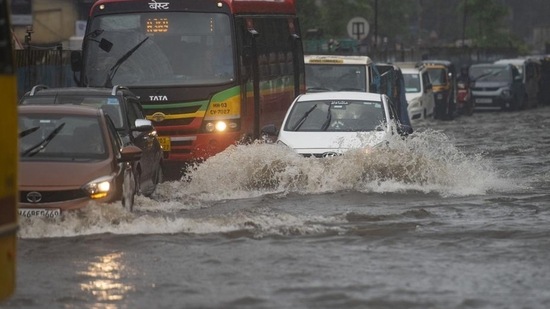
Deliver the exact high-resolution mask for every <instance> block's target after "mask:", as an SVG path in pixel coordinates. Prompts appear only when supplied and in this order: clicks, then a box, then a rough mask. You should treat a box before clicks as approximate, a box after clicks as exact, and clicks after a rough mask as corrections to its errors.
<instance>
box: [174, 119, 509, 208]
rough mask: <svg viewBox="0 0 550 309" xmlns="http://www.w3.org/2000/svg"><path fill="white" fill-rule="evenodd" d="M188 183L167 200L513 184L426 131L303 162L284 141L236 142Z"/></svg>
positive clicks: (444, 190) (477, 190) (453, 191)
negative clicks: (270, 142)
mask: <svg viewBox="0 0 550 309" xmlns="http://www.w3.org/2000/svg"><path fill="white" fill-rule="evenodd" d="M187 176H188V178H189V181H182V182H172V183H169V184H165V186H168V187H170V190H166V191H164V193H163V194H168V195H165V196H163V198H164V199H172V198H177V199H183V200H188V199H190V198H198V199H200V200H206V201H212V200H220V199H237V198H249V197H255V196H259V195H262V194H266V193H273V192H287V193H288V192H297V193H302V194H317V193H325V192H334V191H340V190H359V191H363V192H402V191H408V190H414V191H421V192H436V193H439V194H441V195H442V196H449V195H459V196H462V195H477V194H486V193H487V192H489V191H492V190H497V191H498V190H504V189H507V188H509V187H510V186H511V183H510V181H508V180H507V179H505V178H503V177H502V175H500V173H499V172H498V171H497V170H496V169H495V168H493V167H492V165H491V162H490V161H488V160H487V159H484V158H483V156H482V155H481V154H466V153H464V152H462V151H460V150H459V149H458V148H457V147H455V146H454V145H453V143H452V141H450V140H449V138H448V137H447V136H446V135H444V134H443V133H440V132H436V131H431V130H427V131H424V132H419V133H415V134H413V135H411V136H410V137H409V138H406V139H403V138H401V137H398V136H396V137H392V138H390V139H388V143H387V145H386V146H384V147H380V148H378V149H376V150H374V151H365V150H362V149H358V150H354V151H349V152H347V153H345V154H344V155H342V156H337V157H328V158H304V157H302V156H300V155H298V154H296V153H295V152H294V151H292V150H291V149H289V148H288V147H286V146H284V145H280V144H265V143H255V144H251V145H236V146H232V147H230V148H228V149H227V150H226V151H224V152H222V153H219V154H218V155H216V156H214V157H211V158H210V159H208V160H207V161H205V162H203V163H202V164H200V165H198V166H194V167H193V168H192V169H190V170H189V171H188V173H187Z"/></svg>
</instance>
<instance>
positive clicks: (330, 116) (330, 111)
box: [321, 104, 332, 131]
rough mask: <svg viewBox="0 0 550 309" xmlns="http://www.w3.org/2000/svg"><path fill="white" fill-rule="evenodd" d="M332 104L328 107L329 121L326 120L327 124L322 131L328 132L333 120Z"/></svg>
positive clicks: (324, 124)
mask: <svg viewBox="0 0 550 309" xmlns="http://www.w3.org/2000/svg"><path fill="white" fill-rule="evenodd" d="M331 108H332V104H329V105H328V112H327V120H325V123H323V126H322V127H321V131H326V130H327V129H328V126H329V125H330V121H331V120H332V109H331Z"/></svg>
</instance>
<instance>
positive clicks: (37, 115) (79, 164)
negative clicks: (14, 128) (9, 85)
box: [18, 105, 141, 218]
mask: <svg viewBox="0 0 550 309" xmlns="http://www.w3.org/2000/svg"><path fill="white" fill-rule="evenodd" d="M18 124H19V176H18V181H19V184H18V187H19V215H20V216H22V217H47V218H54V217H58V216H60V215H62V213H63V212H65V211H69V210H75V209H80V208H83V207H86V206H87V205H89V204H90V202H91V201H96V202H99V203H111V202H116V201H122V204H123V206H124V207H127V208H128V209H129V210H132V208H133V205H134V197H135V195H136V192H137V187H136V179H135V176H136V175H135V174H134V167H133V166H134V165H135V163H136V162H137V161H138V160H139V158H140V157H141V149H139V148H138V147H136V146H134V145H129V146H123V145H122V140H121V138H120V136H119V134H118V133H117V130H116V129H115V127H114V125H113V122H112V121H111V120H110V119H109V117H108V116H106V115H105V113H104V112H103V111H102V110H100V109H96V108H90V107H84V106H73V105H70V106H68V105H55V106H54V105H46V106H44V105H26V106H19V107H18Z"/></svg>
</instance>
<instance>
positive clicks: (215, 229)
mask: <svg viewBox="0 0 550 309" xmlns="http://www.w3.org/2000/svg"><path fill="white" fill-rule="evenodd" d="M414 125H415V129H416V132H415V133H414V134H413V135H412V136H411V137H410V138H409V139H407V140H406V141H403V140H400V139H395V140H391V141H390V143H389V146H388V147H387V148H384V149H382V150H379V151H376V152H373V153H368V154H366V153H364V152H359V151H358V152H353V153H349V154H346V155H344V156H341V157H334V158H326V159H307V158H302V157H299V156H297V155H295V154H294V153H292V152H291V151H289V150H288V149H285V148H284V147H282V146H278V145H265V144H263V145H262V144H258V145H248V146H237V147H232V148H230V149H228V150H227V151H225V152H224V153H221V154H219V155H218V156H216V157H213V158H211V159H210V160H208V161H207V162H206V163H204V164H202V165H200V166H198V167H197V168H196V169H195V170H194V171H193V172H192V173H191V174H190V181H181V182H168V183H164V184H163V185H162V186H161V187H160V188H159V190H158V192H157V193H156V194H155V195H154V196H153V199H148V198H144V197H139V198H138V199H137V201H136V203H137V205H136V206H135V207H136V209H137V211H136V212H135V213H128V212H127V211H125V210H124V209H122V207H121V205H119V204H114V205H109V206H99V205H91V207H89V208H88V209H86V210H84V211H83V212H82V213H78V214H71V215H68V216H66V217H65V218H63V219H58V220H43V219H32V220H29V219H24V220H22V221H21V222H20V223H21V229H20V232H19V244H18V271H17V275H18V278H17V290H16V293H15V295H14V296H13V297H12V298H11V299H10V300H9V301H8V302H7V303H4V304H2V305H1V306H2V308H541V309H543V308H550V288H549V287H550V155H549V154H550V107H542V108H538V109H533V110H527V111H520V112H507V113H503V112H484V113H476V114H474V115H473V116H472V117H459V118H457V119H455V120H454V121H445V122H442V121H427V122H423V123H416V124H414Z"/></svg>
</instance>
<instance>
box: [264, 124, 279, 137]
mask: <svg viewBox="0 0 550 309" xmlns="http://www.w3.org/2000/svg"><path fill="white" fill-rule="evenodd" d="M261 134H262V135H267V136H277V135H278V134H279V130H277V127H276V126H275V125H274V124H268V125H266V126H265V127H263V128H262V130H261Z"/></svg>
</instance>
